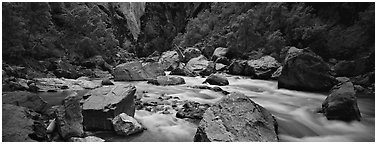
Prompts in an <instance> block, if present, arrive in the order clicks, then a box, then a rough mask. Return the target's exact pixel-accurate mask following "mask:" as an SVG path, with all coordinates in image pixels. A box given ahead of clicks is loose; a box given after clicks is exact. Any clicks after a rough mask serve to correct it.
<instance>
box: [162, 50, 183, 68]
mask: <svg viewBox="0 0 377 144" xmlns="http://www.w3.org/2000/svg"><path fill="white" fill-rule="evenodd" d="M181 60H183V55H180V54H179V53H178V52H177V51H166V52H164V53H162V55H161V57H160V59H159V63H161V64H162V66H163V69H164V70H172V69H174V68H176V67H177V66H178V65H179V63H180V61H181Z"/></svg>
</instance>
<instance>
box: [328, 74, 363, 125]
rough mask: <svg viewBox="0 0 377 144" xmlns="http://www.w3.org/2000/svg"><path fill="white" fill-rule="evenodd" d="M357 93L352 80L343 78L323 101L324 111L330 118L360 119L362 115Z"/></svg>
mask: <svg viewBox="0 0 377 144" xmlns="http://www.w3.org/2000/svg"><path fill="white" fill-rule="evenodd" d="M347 79H348V78H347ZM348 80H349V79H348ZM355 94H356V92H355V89H354V86H353V84H352V82H350V81H346V80H343V81H342V82H340V83H339V84H338V85H336V86H334V88H333V89H332V90H331V93H330V95H329V96H328V97H327V98H326V100H325V101H324V102H323V103H322V112H323V113H324V115H325V116H326V117H327V119H329V120H343V121H352V120H360V119H361V115H360V111H359V107H358V106H357V98H356V96H355Z"/></svg>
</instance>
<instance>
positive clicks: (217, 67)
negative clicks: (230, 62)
mask: <svg viewBox="0 0 377 144" xmlns="http://www.w3.org/2000/svg"><path fill="white" fill-rule="evenodd" d="M226 67H227V66H226V65H224V64H221V63H215V69H216V71H222V70H225V69H226Z"/></svg>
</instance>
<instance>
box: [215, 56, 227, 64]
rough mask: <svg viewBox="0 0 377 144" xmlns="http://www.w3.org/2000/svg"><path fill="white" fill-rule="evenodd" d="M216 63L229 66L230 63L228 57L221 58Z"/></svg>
mask: <svg viewBox="0 0 377 144" xmlns="http://www.w3.org/2000/svg"><path fill="white" fill-rule="evenodd" d="M215 63H221V64H223V65H229V64H230V61H229V59H228V58H226V57H219V58H217V59H216V61H215Z"/></svg>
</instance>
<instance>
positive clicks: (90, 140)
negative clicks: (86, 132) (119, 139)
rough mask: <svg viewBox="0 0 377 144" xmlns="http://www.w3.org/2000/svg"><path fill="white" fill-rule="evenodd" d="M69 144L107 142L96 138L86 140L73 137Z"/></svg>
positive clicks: (90, 137)
mask: <svg viewBox="0 0 377 144" xmlns="http://www.w3.org/2000/svg"><path fill="white" fill-rule="evenodd" d="M68 141H69V142H105V140H104V139H101V138H99V137H95V136H87V137H85V138H79V137H71V138H70V139H69V140H68Z"/></svg>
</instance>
